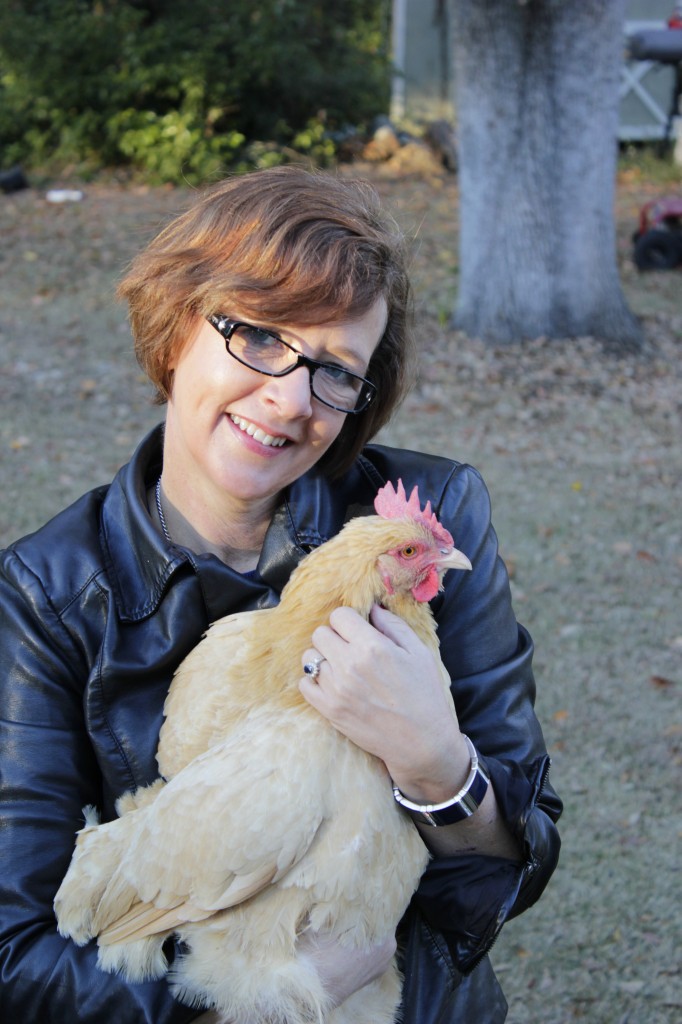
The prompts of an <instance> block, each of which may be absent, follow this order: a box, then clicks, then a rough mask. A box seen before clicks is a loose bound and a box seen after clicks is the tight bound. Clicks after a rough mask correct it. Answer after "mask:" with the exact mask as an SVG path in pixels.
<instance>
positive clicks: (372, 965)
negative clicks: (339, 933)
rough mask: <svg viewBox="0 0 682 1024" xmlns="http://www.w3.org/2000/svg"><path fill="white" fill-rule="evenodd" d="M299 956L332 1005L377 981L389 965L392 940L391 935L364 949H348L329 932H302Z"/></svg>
mask: <svg viewBox="0 0 682 1024" xmlns="http://www.w3.org/2000/svg"><path fill="white" fill-rule="evenodd" d="M297 949H298V951H299V953H300V954H301V955H302V956H303V957H305V958H307V959H309V960H310V962H311V964H312V966H313V967H314V968H315V971H316V972H317V975H318V977H319V979H320V981H321V982H322V985H323V987H324V990H325V992H326V993H327V995H328V996H329V998H330V999H331V1002H332V1005H333V1006H340V1005H341V1003H342V1002H343V1001H344V1000H345V999H348V997H349V996H351V995H352V994H353V992H357V991H358V989H361V988H364V987H365V985H369V983H370V981H374V979H375V978H379V977H380V976H381V975H382V974H384V973H385V971H387V970H388V968H389V967H390V965H391V960H392V959H393V957H394V956H395V951H396V941H395V939H394V938H393V936H391V937H390V938H388V939H386V940H385V941H384V942H381V943H378V944H377V945H375V946H371V947H370V948H369V949H368V950H358V949H349V948H348V946H344V945H342V944H341V943H340V942H339V941H338V939H336V938H334V936H333V935H332V934H331V933H330V932H304V933H303V935H301V937H300V938H299V940H298V943H297Z"/></svg>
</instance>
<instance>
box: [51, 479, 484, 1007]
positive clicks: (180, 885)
mask: <svg viewBox="0 0 682 1024" xmlns="http://www.w3.org/2000/svg"><path fill="white" fill-rule="evenodd" d="M375 511H376V515H373V516H367V517H359V518H356V519H353V520H351V521H350V522H349V523H347V524H346V526H345V527H344V528H343V530H341V532H340V533H339V534H338V535H337V536H336V537H334V538H332V539H331V540H329V541H328V542H327V543H326V544H324V545H322V546H321V547H320V548H318V549H316V550H315V551H313V552H312V553H311V554H310V555H308V556H307V557H306V558H305V559H304V560H303V562H302V563H301V564H300V565H299V566H298V567H297V568H296V570H295V571H294V572H293V573H292V575H291V578H290V580H289V582H288V583H287V585H286V587H285V588H284V590H283V592H282V595H281V601H280V603H279V605H278V606H276V607H274V608H270V609H265V610H259V611H254V612H243V613H238V614H236V615H231V616H227V617H226V618H224V619H221V620H219V621H217V622H216V623H214V624H213V625H212V626H211V627H210V628H209V630H208V631H207V633H206V635H205V637H204V638H203V639H202V641H201V642H200V643H199V644H198V645H197V647H196V648H195V649H194V650H193V651H192V652H191V653H190V654H189V655H188V657H187V658H186V659H185V660H184V662H183V663H182V664H181V665H180V667H179V669H178V671H177V673H176V675H175V677H174V680H173V683H172V685H171V688H170V690H169V694H168V697H167V700H166V705H165V707H164V716H165V721H164V724H163V727H162V730H161V734H160V739H159V746H158V752H157V759H158V764H159V769H160V773H161V776H162V778H160V779H159V780H157V782H155V783H154V784H153V785H152V786H149V787H146V788H144V789H140V790H138V791H137V792H135V793H130V794H126V795H125V796H124V797H122V798H121V800H120V801H119V803H118V805H117V810H118V813H119V815H120V816H119V817H118V818H117V819H115V820H113V821H111V822H107V823H104V824H98V823H97V819H96V816H95V815H94V812H93V811H92V809H86V810H87V814H86V827H85V828H84V829H83V830H82V831H81V832H80V833H79V834H78V838H77V842H76V848H75V850H74V854H73V857H72V861H71V864H70V867H69V870H68V872H67V874H66V876H65V878H64V881H63V882H62V885H61V887H60V889H59V891H58V893H57V895H56V898H55V904H54V905H55V913H56V915H57V920H58V926H59V931H60V932H61V934H62V935H64V936H68V937H71V938H72V939H73V940H74V941H75V942H77V943H78V944H79V945H82V944H85V943H86V942H88V941H89V940H90V939H91V938H93V937H97V939H98V945H99V950H98V962H99V964H100V966H101V967H102V968H103V969H105V970H109V971H116V970H118V971H121V972H122V973H123V974H124V975H125V976H126V977H127V978H128V979H129V980H131V981H138V980H142V979H145V978H149V977H160V976H162V975H163V974H165V973H167V972H168V973H169V979H170V982H171V984H172V986H173V989H174V991H175V993H176V995H177V996H178V997H179V998H180V999H182V1000H183V1001H185V1002H189V1003H193V1004H196V1005H204V1006H210V1007H212V1008H215V1009H216V1010H217V1011H218V1013H219V1015H222V1017H221V1019H223V1020H225V1021H229V1022H231V1024H232V1022H235V1024H247V1022H248V1024H266V1022H267V1024H312V1022H325V1024H351V1022H352V1024H392V1022H393V1021H394V1020H395V1016H396V1012H397V1006H398V1004H399V1000H400V978H399V974H398V971H397V968H396V966H395V963H394V964H393V966H392V968H391V969H390V970H389V971H387V972H386V973H385V974H384V975H382V977H380V978H379V979H377V980H376V981H374V982H372V983H370V984H369V985H367V986H365V987H364V988H363V989H361V990H360V991H359V992H356V993H355V994H354V995H352V996H351V997H350V998H349V999H347V1000H346V1001H345V1002H344V1003H343V1004H342V1005H341V1006H340V1007H337V1008H336V1009H329V1004H328V999H327V997H326V996H325V993H324V991H323V989H322V986H321V983H320V981H319V979H318V977H317V975H316V972H315V971H314V969H313V968H312V966H311V964H310V962H309V960H308V959H307V958H306V956H305V955H303V954H301V952H300V948H298V947H297V938H298V937H299V936H300V935H301V934H302V933H303V932H304V931H305V930H306V929H312V930H315V931H317V930H329V931H331V932H332V933H333V934H334V935H335V936H337V937H338V941H339V942H341V943H345V944H348V946H351V947H355V948H362V947H366V946H369V945H371V944H375V943H378V942H381V941H383V940H385V939H386V938H387V937H388V936H390V935H393V934H394V932H395V929H396V926H397V924H398V921H399V920H400V918H401V916H402V915H403V913H404V911H405V909H406V907H407V904H408V902H409V900H410V897H411V895H412V893H413V892H414V890H415V888H416V887H417V884H418V882H419V879H420V877H421V874H422V872H423V870H424V868H425V866H426V863H427V861H428V853H427V850H426V847H425V846H424V843H423V842H422V839H421V838H420V836H419V833H418V831H417V829H416V828H415V826H414V824H413V823H412V822H411V821H410V819H409V817H407V816H406V815H405V814H404V812H403V811H401V810H400V809H399V808H398V806H397V805H396V803H395V801H394V799H393V794H392V788H391V781H390V779H389V776H388V773H387V770H386V767H385V765H384V764H383V762H382V761H380V760H379V759H378V758H376V757H374V756H372V755H370V754H368V753H366V752H365V751H364V750H361V749H360V748H359V747H357V746H356V745H355V744H353V743H352V742H351V741H350V740H349V739H347V738H346V737H345V736H344V735H343V734H342V733H340V732H338V731H337V730H336V729H334V728H333V726H332V725H330V723H329V722H328V721H327V720H326V719H325V718H324V717H323V716H321V715H320V714H319V713H318V712H317V711H315V710H314V709H313V708H312V707H311V705H309V704H308V703H307V702H306V701H305V700H304V698H303V697H302V695H301V693H300V691H299V686H298V683H299V679H300V676H301V659H302V657H303V655H304V652H305V651H306V649H307V648H309V647H310V646H311V635H312V633H313V631H314V630H315V628H316V627H317V626H319V625H322V624H325V623H326V622H328V619H329V616H330V614H331V612H332V611H333V610H334V609H335V608H336V607H338V606H340V605H346V606H350V607H352V608H354V609H355V610H356V611H357V612H358V613H360V614H361V615H363V616H364V617H365V618H368V616H369V613H370V610H371V608H372V607H373V605H374V604H375V603H380V604H382V605H384V606H385V607H386V608H388V609H390V610H391V611H393V612H395V613H396V614H398V615H400V616H402V618H404V619H405V621H406V622H407V623H408V624H409V625H410V626H411V627H412V628H413V630H414V631H415V633H416V634H417V635H418V636H419V637H420V639H421V640H422V641H423V642H424V643H425V644H426V645H427V646H428V647H429V649H430V650H431V651H432V652H433V653H434V655H435V656H436V658H437V661H438V664H440V665H441V668H442V678H443V686H445V687H448V686H449V679H448V678H447V674H446V672H445V669H444V668H443V667H442V663H441V662H440V658H439V657H438V640H437V637H436V627H435V622H434V619H433V615H432V614H431V610H430V608H429V605H428V601H429V600H430V599H431V598H432V597H434V596H435V594H436V593H437V592H438V589H439V587H440V585H441V582H442V576H443V574H444V572H445V571H446V570H447V569H450V568H459V569H470V568H471V564H470V563H469V561H468V559H467V558H466V557H465V556H464V555H462V554H461V552H459V551H457V550H456V549H455V548H454V545H453V541H452V537H451V536H450V534H449V533H448V531H447V530H445V528H444V527H443V526H441V524H440V523H439V522H438V520H437V519H436V517H435V515H433V514H432V512H431V507H430V504H429V503H427V506H426V508H425V509H424V510H423V511H422V510H421V508H420V503H419V496H418V494H417V490H416V488H415V489H414V491H413V492H412V494H411V496H410V498H409V500H408V499H407V497H406V494H405V490H404V488H403V485H402V482H399V483H398V488H397V490H396V489H395V488H394V487H393V485H392V484H390V483H389V484H387V485H386V486H385V487H383V488H382V489H381V490H380V491H379V493H378V494H377V497H376V500H375ZM172 934H175V935H176V936H177V937H178V938H179V939H180V940H181V942H182V943H183V946H182V948H183V950H184V952H182V953H181V954H180V955H179V956H178V957H177V958H176V960H175V962H174V963H173V964H172V966H170V968H169V965H168V963H167V961H166V958H165V956H164V952H163V949H162V946H163V944H164V942H165V940H166V939H167V938H168V937H169V936H170V935H172Z"/></svg>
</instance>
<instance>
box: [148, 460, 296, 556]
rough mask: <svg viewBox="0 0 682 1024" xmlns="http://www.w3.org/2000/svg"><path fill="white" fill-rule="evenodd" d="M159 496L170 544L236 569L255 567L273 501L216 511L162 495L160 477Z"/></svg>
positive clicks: (193, 502) (271, 511) (162, 482)
mask: <svg viewBox="0 0 682 1024" xmlns="http://www.w3.org/2000/svg"><path fill="white" fill-rule="evenodd" d="M171 493H173V492H171ZM173 496H174V497H175V495H173ZM159 499H160V502H161V511H162V513H163V520H165V527H166V530H167V532H168V535H169V537H170V539H171V540H172V541H173V543H174V544H181V545H182V546H183V547H187V548H189V549H190V550H191V551H194V552H195V553H196V554H207V553H211V554H214V555H216V556H217V557H218V558H220V559H221V561H223V562H225V563H226V564H227V565H229V566H231V568H233V569H235V570H236V571H237V572H249V571H251V570H252V569H255V568H256V566H257V564H258V559H259V556H260V552H261V548H262V546H263V541H264V539H265V534H266V533H267V529H268V526H269V525H270V520H271V519H272V515H273V513H274V510H275V507H276V502H274V501H272V500H269V501H268V502H267V503H265V502H264V503H262V504H260V505H259V504H250V505H249V506H248V507H245V508H242V507H231V508H229V509H228V508H227V507H225V508H224V509H223V510H222V511H221V512H220V513H219V514H217V513H216V511H215V510H214V509H213V508H211V507H209V506H208V504H206V505H202V504H201V503H200V502H197V501H196V500H194V501H192V500H186V501H185V502H182V500H181V499H180V500H178V499H176V500H175V501H174V500H173V498H171V497H169V496H168V495H167V494H166V488H165V481H164V480H163V477H162V479H161V485H160V488H159Z"/></svg>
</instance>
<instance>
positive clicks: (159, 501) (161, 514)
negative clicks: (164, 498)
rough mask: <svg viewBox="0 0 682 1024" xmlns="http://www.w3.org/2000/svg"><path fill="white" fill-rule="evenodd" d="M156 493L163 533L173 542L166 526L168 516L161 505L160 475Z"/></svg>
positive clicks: (170, 542)
mask: <svg viewBox="0 0 682 1024" xmlns="http://www.w3.org/2000/svg"><path fill="white" fill-rule="evenodd" d="M154 493H155V495H156V511H157V512H158V513H159V522H160V523H161V529H162V530H163V535H164V537H165V538H166V540H167V541H168V543H169V544H172V543H173V541H172V540H171V535H170V533H169V532H168V527H167V526H166V517H165V515H164V514H163V508H162V507H161V477H159V479H158V480H157V481H156V490H155V491H154Z"/></svg>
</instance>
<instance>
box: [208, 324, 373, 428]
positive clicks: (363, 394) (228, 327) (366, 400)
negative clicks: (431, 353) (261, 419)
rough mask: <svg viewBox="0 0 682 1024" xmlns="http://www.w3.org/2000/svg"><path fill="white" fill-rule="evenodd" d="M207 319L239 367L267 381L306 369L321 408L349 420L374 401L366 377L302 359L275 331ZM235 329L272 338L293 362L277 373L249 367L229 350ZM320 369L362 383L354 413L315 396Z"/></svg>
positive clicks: (370, 386)
mask: <svg viewBox="0 0 682 1024" xmlns="http://www.w3.org/2000/svg"><path fill="white" fill-rule="evenodd" d="M206 319H207V320H208V322H209V323H210V325H211V327H214V328H215V329H216V331H217V332H218V334H220V335H222V337H223V339H224V341H225V348H226V349H227V351H228V352H229V353H230V355H231V356H232V358H233V359H236V360H237V362H238V363H241V364H242V366H248V368H249V369H250V370H253V371H254V372H255V373H262V374H264V376H266V377H286V376H288V375H289V374H290V373H293V372H294V370H298V368H299V367H301V366H305V368H306V369H307V370H308V372H309V376H310V393H311V394H312V395H313V397H314V398H316V399H317V400H318V402H322V404H323V405H326V406H327V407H328V408H329V409H336V411H337V412H343V413H346V414H347V415H349V416H356V415H357V414H358V413H361V412H364V411H365V409H366V408H367V407H368V406H369V405H370V403H371V402H373V401H374V399H375V398H376V395H377V387H376V384H373V383H372V381H371V380H367V378H366V377H362V376H361V375H360V374H359V373H353V371H352V370H347V369H346V368H345V366H337V365H335V364H334V363H325V362H322V361H321V360H319V359H311V358H310V356H304V355H303V354H302V353H301V352H299V351H298V349H296V348H294V346H293V345H290V344H289V342H288V341H285V340H284V338H281V337H280V336H279V334H277V332H276V331H271V330H268V329H266V328H265V327H258V326H257V325H256V324H249V323H247V322H246V321H245V320H232V319H230V317H228V316H224V315H223V314H222V313H211V314H209V315H208V316H207V317H206ZM238 327H248V328H249V329H250V330H252V331H261V332H262V333H263V334H267V335H268V336H269V337H271V338H275V339H276V341H278V342H279V343H280V345H284V347H285V348H288V349H289V350H290V351H291V352H293V353H294V354H295V356H296V362H295V363H292V364H291V366H287V367H286V368H285V369H284V370H278V371H277V372H276V373H275V372H272V371H270V370H261V368H260V367H258V366H252V365H251V363H247V362H246V361H245V360H244V359H241V358H240V357H239V356H238V355H236V354H235V353H234V352H233V351H232V349H231V348H230V338H231V337H232V335H233V334H234V332H235V331H236V330H237V328H238ZM319 369H323V370H324V369H333V370H343V372H344V373H347V374H348V376H349V377H353V379H354V380H359V381H362V385H363V386H362V390H361V391H360V393H359V394H358V399H357V402H356V405H355V408H354V409H344V408H342V407H341V406H339V405H334V403H333V402H330V401H328V399H326V398H321V397H320V395H318V394H317V392H316V391H315V388H314V387H313V380H314V378H315V372H316V371H317V370H319ZM360 402H361V403H362V404H361V405H360V407H359V408H358V403H360Z"/></svg>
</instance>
